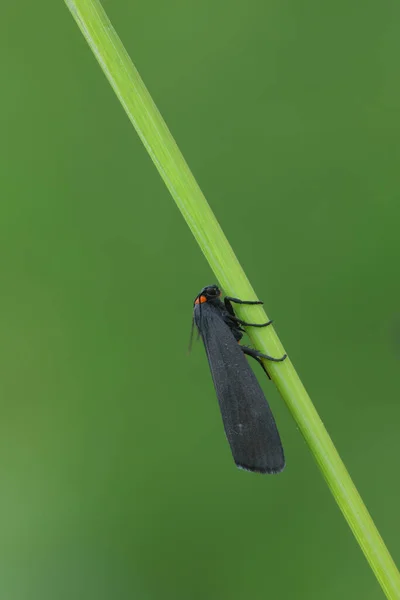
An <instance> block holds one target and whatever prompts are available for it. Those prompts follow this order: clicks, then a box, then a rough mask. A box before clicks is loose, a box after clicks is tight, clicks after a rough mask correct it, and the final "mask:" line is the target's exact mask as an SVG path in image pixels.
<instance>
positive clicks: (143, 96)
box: [65, 0, 400, 599]
mask: <svg viewBox="0 0 400 600" xmlns="http://www.w3.org/2000/svg"><path fill="white" fill-rule="evenodd" d="M65 1H66V4H67V6H68V8H69V9H70V11H71V13H72V15H73V17H74V19H75V20H76V22H77V24H78V26H79V27H80V29H81V31H82V33H83V35H84V36H85V38H86V40H87V42H88V43H89V45H90V47H91V49H92V51H93V53H94V55H95V56H96V58H97V60H98V62H99V63H100V66H101V68H102V69H103V71H104V73H105V75H106V77H107V78H108V80H109V82H110V83H111V85H112V87H113V89H114V91H115V93H116V94H117V96H118V98H119V100H120V102H121V104H122V106H123V107H124V109H125V111H126V113H127V115H128V117H129V119H130V120H131V122H132V124H133V126H134V127H135V129H136V131H137V133H138V134H139V136H140V139H141V140H142V142H143V144H144V145H145V147H146V149H147V151H148V153H149V154H150V157H151V159H152V160H153V162H154V164H155V165H156V167H157V169H158V171H159V173H160V175H161V177H162V178H163V180H164V182H165V184H166V186H167V187H168V189H169V191H170V192H171V195H172V197H173V198H174V200H175V202H176V204H177V205H178V207H179V209H180V211H181V212H182V214H183V216H184V218H185V220H186V222H187V224H188V225H189V227H190V229H191V231H192V233H193V235H194V237H195V238H196V240H197V242H198V244H199V245H200V247H201V249H202V251H203V253H204V255H205V257H206V259H207V260H208V262H209V264H210V266H211V268H212V270H213V271H214V273H215V275H216V277H217V279H218V281H219V282H220V284H221V285H222V287H223V289H224V291H225V292H226V293H227V294H230V295H235V296H239V297H242V298H246V299H251V298H255V297H256V295H255V292H254V290H253V288H252V287H251V285H250V283H249V281H248V280H247V277H246V275H245V273H244V272H243V269H242V268H241V266H240V264H239V262H238V260H237V258H236V256H235V254H234V252H233V250H232V248H231V246H230V245H229V242H228V240H227V239H226V237H225V235H224V234H223V232H222V230H221V227H220V226H219V224H218V222H217V220H216V219H215V217H214V214H213V213H212V211H211V209H210V207H209V205H208V203H207V201H206V199H205V198H204V196H203V194H202V192H201V190H200V188H199V186H198V184H197V182H196V180H195V179H194V177H193V175H192V173H191V171H190V169H189V167H188V165H187V164H186V162H185V159H184V158H183V156H182V154H181V152H180V150H179V148H178V147H177V145H176V143H175V141H174V139H173V137H172V135H171V133H170V132H169V130H168V128H167V126H166V124H165V122H164V120H163V118H162V117H161V115H160V113H159V112H158V110H157V107H156V106H155V104H154V102H153V100H152V98H151V96H150V94H149V92H148V91H147V89H146V87H145V85H144V83H143V81H142V79H141V78H140V75H139V73H138V72H137V71H136V69H135V67H134V65H133V63H132V61H131V59H130V58H129V56H128V54H127V52H126V50H125V48H124V46H123V45H122V42H121V40H120V39H119V37H118V35H117V34H116V32H115V30H114V29H113V27H112V25H111V23H110V21H109V20H108V17H107V15H106V13H105V12H104V10H103V8H102V6H101V4H100V2H99V1H98V0H65ZM239 314H240V316H241V318H243V319H245V320H251V319H253V320H254V319H258V320H259V322H263V321H266V320H268V317H267V316H266V314H265V312H264V311H263V309H262V308H260V307H251V308H250V307H245V306H243V307H240V310H239ZM251 338H252V340H253V342H254V344H255V345H256V347H257V348H259V349H260V350H261V351H263V352H265V353H267V354H269V355H273V356H281V355H282V354H283V353H284V349H283V347H282V344H281V343H280V341H279V339H278V337H277V335H276V333H275V331H274V330H273V328H272V327H267V328H265V329H253V330H252V332H251ZM268 369H269V371H270V373H271V375H272V378H273V380H274V382H275V384H276V386H277V388H278V389H279V391H280V393H281V395H282V397H283V399H284V401H285V402H286V404H287V406H288V408H289V410H290V412H291V413H292V415H293V417H294V419H295V421H296V423H297V424H298V426H299V428H300V430H301V432H302V434H303V436H304V438H305V440H306V442H307V444H308V445H309V447H310V449H311V452H312V453H313V455H314V457H315V459H316V461H317V463H318V465H319V467H320V469H321V471H322V473H323V475H324V478H325V480H326V482H327V484H328V486H329V487H330V489H331V491H332V494H333V495H334V497H335V499H336V502H337V503H338V505H339V507H340V509H341V511H342V512H343V514H344V516H345V518H346V520H347V522H348V524H349V525H350V527H351V529H352V531H353V533H354V535H355V537H356V539H357V541H358V543H359V544H360V546H361V548H362V550H363V552H364V554H365V556H366V558H367V560H368V562H369V564H370V566H371V568H372V569H373V571H374V573H375V575H376V577H377V579H378V581H379V583H380V584H381V586H382V588H383V590H384V592H385V594H386V596H387V597H388V598H390V599H394V598H397V599H400V574H399V572H398V570H397V568H396V565H395V564H394V562H393V560H392V558H391V556H390V554H389V551H388V550H387V548H386V546H385V544H384V542H383V540H382V538H381V536H380V535H379V532H378V530H377V529H376V527H375V525H374V523H373V521H372V519H371V517H370V515H369V513H368V511H367V509H366V507H365V505H364V503H363V501H362V499H361V497H360V495H359V494H358V492H357V489H356V488H355V486H354V484H353V482H352V480H351V478H350V475H349V474H348V472H347V470H346V468H345V466H344V464H343V462H342V460H341V458H340V456H339V454H338V453H337V451H336V448H335V447H334V445H333V443H332V440H331V438H330V437H329V435H328V433H327V431H326V429H325V427H324V425H323V423H322V421H321V419H320V418H319V416H318V413H317V412H316V410H315V408H314V406H313V404H312V402H311V400H310V398H309V396H308V394H307V392H306V390H305V388H304V386H303V384H302V383H301V381H300V379H299V377H298V375H297V373H296V371H295V369H294V367H293V365H292V363H291V362H290V360H289V359H287V360H286V361H284V362H283V363H269V364H268Z"/></svg>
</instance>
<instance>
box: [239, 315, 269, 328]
mask: <svg viewBox="0 0 400 600" xmlns="http://www.w3.org/2000/svg"><path fill="white" fill-rule="evenodd" d="M235 323H238V324H239V325H244V326H245V327H268V325H271V323H273V321H272V320H271V321H268V322H267V323H247V321H242V320H241V319H238V318H237V317H235Z"/></svg>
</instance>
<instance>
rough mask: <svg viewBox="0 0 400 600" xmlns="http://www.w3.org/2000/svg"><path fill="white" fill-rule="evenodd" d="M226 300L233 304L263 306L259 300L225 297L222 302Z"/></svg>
mask: <svg viewBox="0 0 400 600" xmlns="http://www.w3.org/2000/svg"><path fill="white" fill-rule="evenodd" d="M226 300H227V301H228V302H234V303H235V304H264V302H261V300H240V298H233V297H232V296H225V298H224V302H225V301H226Z"/></svg>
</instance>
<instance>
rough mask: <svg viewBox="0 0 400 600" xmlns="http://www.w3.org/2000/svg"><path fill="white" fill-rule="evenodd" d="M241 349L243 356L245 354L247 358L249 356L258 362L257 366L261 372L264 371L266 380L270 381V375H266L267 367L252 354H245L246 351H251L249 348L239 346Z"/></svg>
mask: <svg viewBox="0 0 400 600" xmlns="http://www.w3.org/2000/svg"><path fill="white" fill-rule="evenodd" d="M240 347H241V349H242V350H243V353H244V354H247V355H248V356H251V358H254V360H256V361H257V362H258V364H259V365H260V366H261V368H262V370H263V371H264V373H265V374H266V376H267V377H268V379H271V375H270V374H269V373H268V370H267V367H266V366H265V365H264V363H263V361H262V360H261V358H259V357H258V356H254V354H253V353H251V354H250V353H249V352H246V350H251V348H247V346H240Z"/></svg>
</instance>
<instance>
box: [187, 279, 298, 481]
mask: <svg viewBox="0 0 400 600" xmlns="http://www.w3.org/2000/svg"><path fill="white" fill-rule="evenodd" d="M220 296H221V291H220V289H219V288H218V286H216V285H210V286H207V287H205V288H203V289H202V290H201V292H200V293H199V294H198V295H197V296H196V298H195V301H194V315H193V320H194V323H195V324H196V326H197V329H198V330H199V333H200V336H201V338H202V340H203V342H204V347H205V349H206V353H207V358H208V362H209V365H210V370H211V375H212V378H213V381H214V386H215V390H216V392H217V397H218V402H219V406H220V409H221V415H222V420H223V423H224V428H225V433H226V437H227V438H228V442H229V445H230V447H231V451H232V455H233V458H234V461H235V463H236V465H237V466H238V467H240V468H242V469H246V470H248V471H255V472H257V473H279V472H280V471H282V469H283V468H284V466H285V457H284V453H283V448H282V443H281V439H280V437H279V433H278V429H277V427H276V424H275V419H274V417H273V415H272V412H271V409H270V407H269V405H268V403H267V400H266V398H265V396H264V393H263V391H262V389H261V387H260V384H259V383H258V381H257V378H256V376H255V375H254V373H253V371H252V369H251V367H250V365H249V363H248V362H247V360H246V357H245V354H247V355H248V356H251V357H253V358H255V359H256V360H257V361H258V362H259V363H260V364H261V366H262V367H263V369H264V371H265V372H266V373H267V375H268V372H267V370H266V369H265V367H264V365H263V363H262V361H261V358H266V359H268V360H272V361H275V362H280V361H282V360H284V359H285V358H286V354H285V355H284V356H283V357H282V358H273V357H271V356H267V355H266V354H262V353H261V352H259V351H258V350H255V349H253V348H249V347H247V346H241V345H240V344H239V343H238V342H239V341H240V340H241V338H242V337H243V333H244V329H243V328H242V326H243V325H247V326H251V327H266V326H267V325H269V324H270V323H271V321H269V322H268V323H263V324H256V323H246V322H244V321H241V320H240V319H238V318H237V317H236V315H235V312H234V310H233V306H232V302H235V303H238V304H262V302H260V301H250V300H248V301H246V300H239V299H238V298H231V297H229V296H226V297H225V298H224V301H223V302H222V301H221V299H220ZM268 377H269V375H268Z"/></svg>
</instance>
